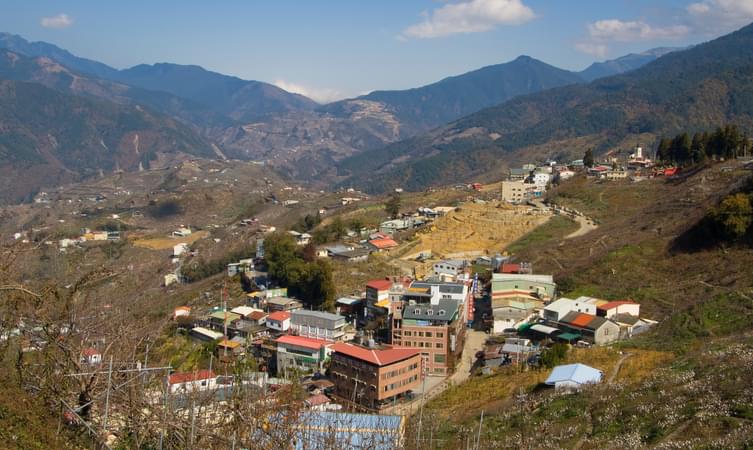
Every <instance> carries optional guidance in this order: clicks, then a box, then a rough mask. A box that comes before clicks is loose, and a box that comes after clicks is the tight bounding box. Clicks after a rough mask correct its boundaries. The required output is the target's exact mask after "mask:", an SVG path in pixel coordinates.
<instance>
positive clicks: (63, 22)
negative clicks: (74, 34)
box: [39, 14, 73, 28]
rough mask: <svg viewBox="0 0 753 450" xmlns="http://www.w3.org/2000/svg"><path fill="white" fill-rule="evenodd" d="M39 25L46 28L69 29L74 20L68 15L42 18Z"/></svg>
mask: <svg viewBox="0 0 753 450" xmlns="http://www.w3.org/2000/svg"><path fill="white" fill-rule="evenodd" d="M39 24H40V25H42V26H43V27H45V28H68V27H69V26H71V25H73V19H72V18H71V17H70V16H69V15H68V14H58V15H56V16H50V17H42V18H41V19H39Z"/></svg>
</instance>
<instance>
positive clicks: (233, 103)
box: [114, 63, 319, 121]
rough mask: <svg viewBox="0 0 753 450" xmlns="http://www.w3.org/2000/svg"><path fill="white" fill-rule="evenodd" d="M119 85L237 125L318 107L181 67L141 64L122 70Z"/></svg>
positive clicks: (271, 89) (270, 88)
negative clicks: (182, 101) (163, 95)
mask: <svg viewBox="0 0 753 450" xmlns="http://www.w3.org/2000/svg"><path fill="white" fill-rule="evenodd" d="M114 79H115V80H116V81H120V82H122V83H125V84H130V85H132V86H137V87H140V88H144V89H149V90H152V91H163V92H169V93H171V94H173V95H177V96H179V97H183V98H186V99H189V100H192V101H194V102H196V103H198V104H201V105H205V106H207V107H209V108H211V109H212V110H213V111H216V112H218V113H221V114H224V115H226V116H228V117H230V118H232V119H233V120H237V121H254V120H258V119H260V118H262V117H264V116H266V115H269V114H279V113H285V112H288V111H296V110H312V109H315V108H316V107H317V106H319V105H318V104H317V103H316V102H314V101H313V100H311V99H309V98H307V97H304V96H303V95H300V94H292V93H290V92H287V91H285V90H283V89H280V88H278V87H277V86H274V85H271V84H269V83H262V82H261V81H247V80H242V79H240V78H237V77H231V76H228V75H223V74H220V73H217V72H211V71H208V70H205V69H203V68H201V67H199V66H185V65H179V64H168V63H161V64H154V65H147V64H141V65H138V66H135V67H131V68H130V69H125V70H121V71H120V72H118V73H117V75H116V76H115V77H114Z"/></svg>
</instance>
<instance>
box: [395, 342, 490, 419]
mask: <svg viewBox="0 0 753 450" xmlns="http://www.w3.org/2000/svg"><path fill="white" fill-rule="evenodd" d="M466 331H467V332H466V336H465V344H464V345H463V357H462V359H461V360H460V363H459V364H458V366H457V369H456V370H455V372H454V373H453V374H452V375H450V376H449V377H447V378H445V379H444V380H443V381H441V382H439V383H438V384H435V383H436V381H433V382H431V383H430V384H427V386H426V391H427V392H426V393H425V394H424V395H422V396H419V397H418V398H417V399H416V400H414V401H412V402H410V403H400V404H398V405H396V406H394V407H390V408H386V409H384V410H383V411H382V412H381V413H382V414H403V415H411V414H412V413H415V412H417V411H418V410H419V408H420V406H421V402H422V401H429V400H431V399H432V398H434V397H436V396H437V395H439V394H441V393H442V392H444V391H445V390H446V389H447V388H449V387H450V386H451V385H453V384H460V383H462V382H464V381H466V380H468V378H469V377H470V375H471V367H472V366H473V361H474V359H475V355H476V352H478V351H479V350H483V348H484V342H486V338H488V337H489V335H488V334H486V333H484V332H483V331H475V330H471V329H468V330H466ZM428 379H429V380H432V379H434V377H429V378H428ZM427 383H429V382H427ZM431 384H435V385H434V386H433V387H432V386H431Z"/></svg>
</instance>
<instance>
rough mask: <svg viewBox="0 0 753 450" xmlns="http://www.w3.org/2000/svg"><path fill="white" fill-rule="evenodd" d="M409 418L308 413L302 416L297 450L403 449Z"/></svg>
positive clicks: (298, 431)
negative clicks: (406, 420) (404, 434)
mask: <svg viewBox="0 0 753 450" xmlns="http://www.w3.org/2000/svg"><path fill="white" fill-rule="evenodd" d="M404 428H405V418H404V417H403V416H382V415H377V414H353V413H341V412H319V411H305V412H302V413H301V415H300V416H299V420H298V424H297V425H296V429H297V430H296V432H295V437H294V446H293V448H295V449H297V450H327V449H331V448H342V449H370V450H371V449H373V450H392V449H397V448H402V444H403V431H404Z"/></svg>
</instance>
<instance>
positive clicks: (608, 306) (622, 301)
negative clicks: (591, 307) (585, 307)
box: [596, 300, 638, 311]
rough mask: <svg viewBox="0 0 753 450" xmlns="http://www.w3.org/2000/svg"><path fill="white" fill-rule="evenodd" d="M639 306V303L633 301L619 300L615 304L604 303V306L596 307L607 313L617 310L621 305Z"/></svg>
mask: <svg viewBox="0 0 753 450" xmlns="http://www.w3.org/2000/svg"><path fill="white" fill-rule="evenodd" d="M637 304H638V303H635V302H634V301H631V300H617V301H613V302H608V303H604V304H603V305H599V306H597V307H596V309H601V310H604V311H607V310H610V309H613V308H616V307H618V306H620V305H637Z"/></svg>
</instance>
